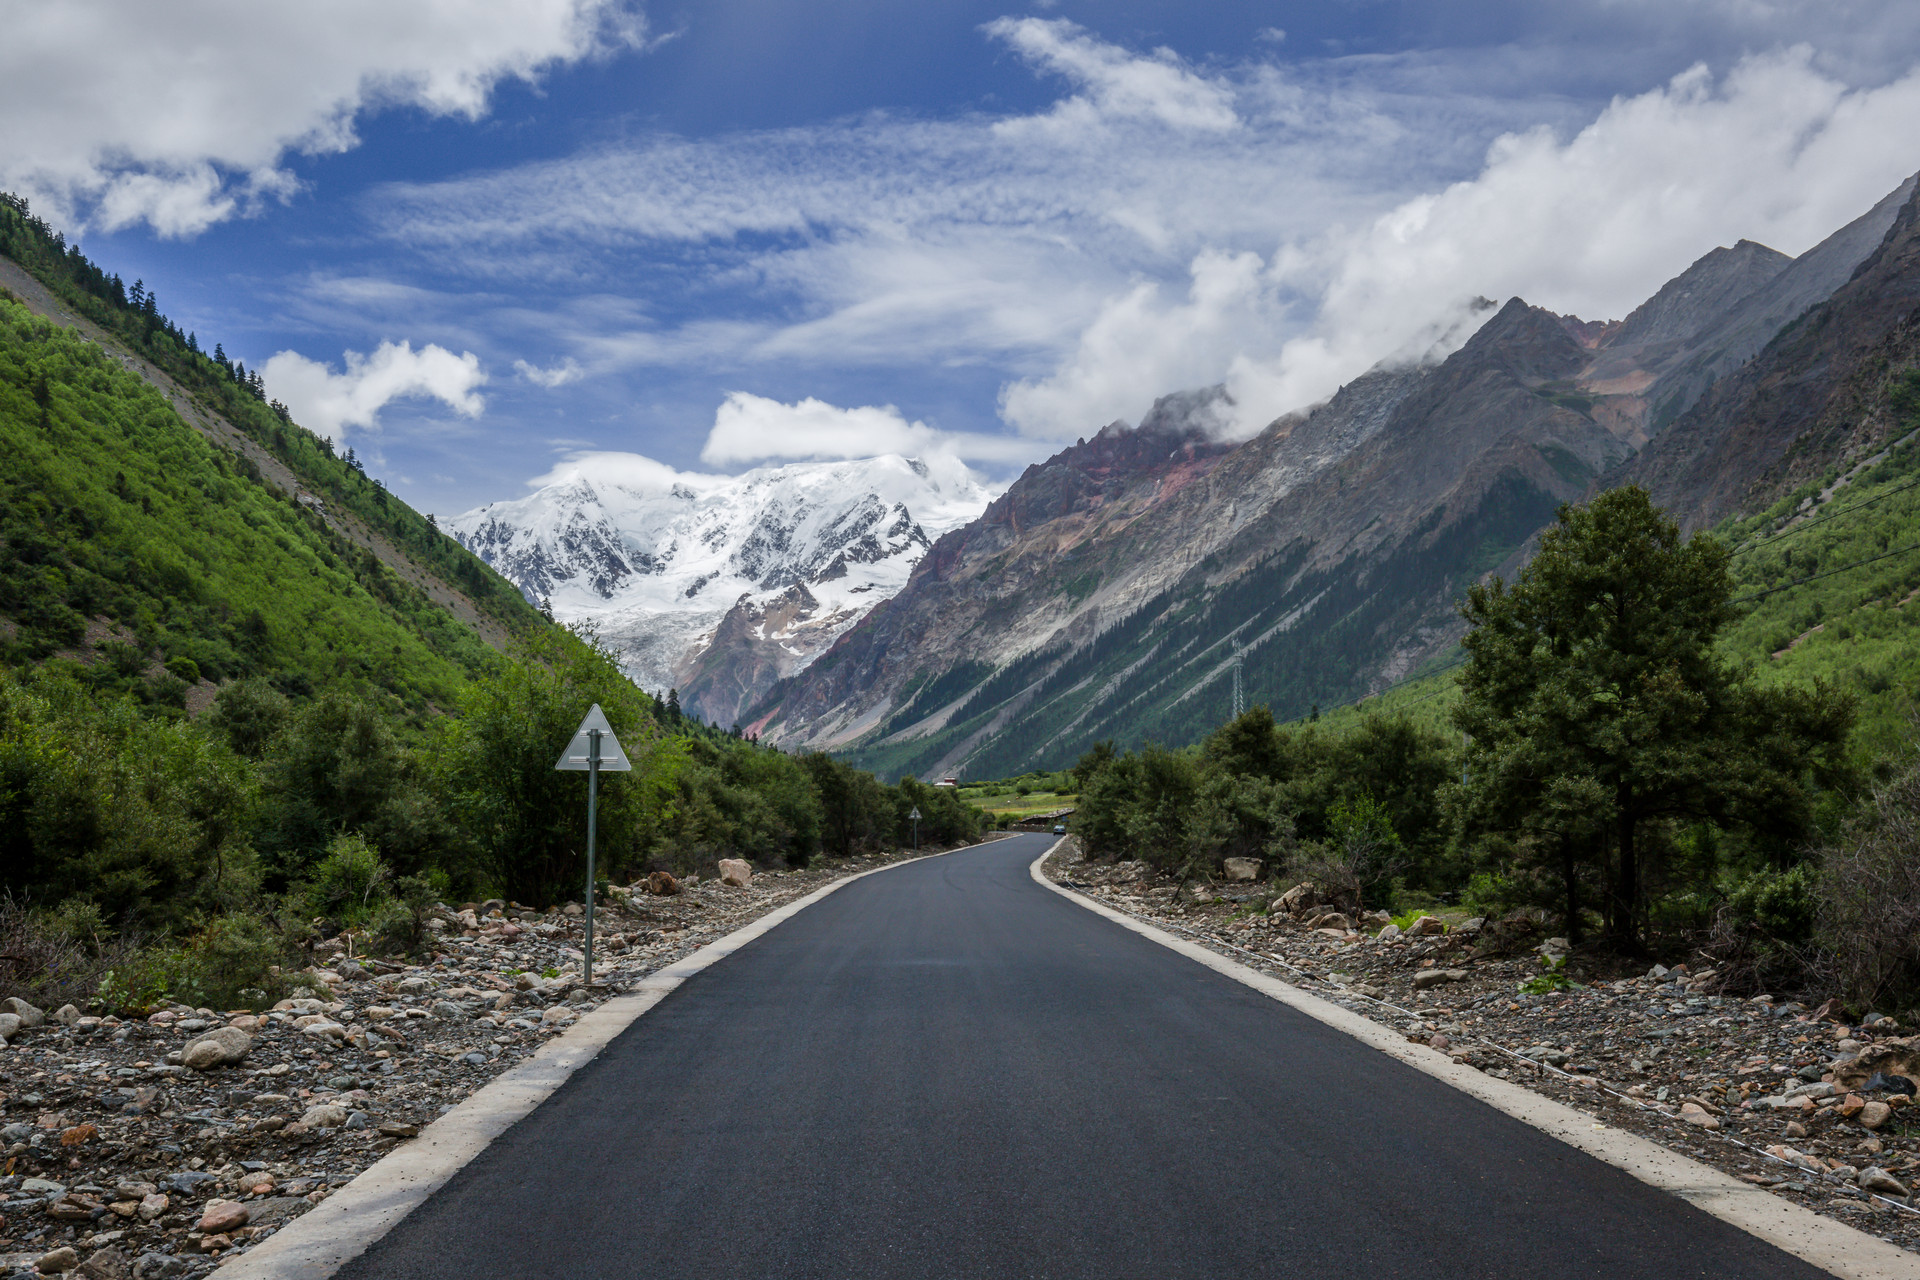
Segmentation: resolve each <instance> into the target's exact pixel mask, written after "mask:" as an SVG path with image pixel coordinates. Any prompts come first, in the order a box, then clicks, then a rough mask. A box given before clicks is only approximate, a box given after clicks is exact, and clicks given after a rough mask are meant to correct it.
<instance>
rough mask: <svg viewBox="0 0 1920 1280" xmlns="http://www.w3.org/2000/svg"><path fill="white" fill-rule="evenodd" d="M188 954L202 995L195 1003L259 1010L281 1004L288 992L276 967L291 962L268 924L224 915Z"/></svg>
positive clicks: (197, 986) (222, 1007)
mask: <svg viewBox="0 0 1920 1280" xmlns="http://www.w3.org/2000/svg"><path fill="white" fill-rule="evenodd" d="M189 956H190V961H191V972H190V975H189V976H190V977H191V979H192V981H193V984H194V985H195V986H196V988H197V989H198V994H199V996H200V1001H195V1002H194V1003H200V1002H202V1001H204V1002H205V1003H208V1004H210V1005H212V1006H213V1007H215V1008H218V1009H231V1008H236V1007H239V1006H242V1005H244V1006H247V1007H249V1008H254V1009H260V1008H264V1007H266V1006H267V1005H268V1004H271V1003H272V1002H273V1001H275V1000H278V999H279V998H280V997H281V996H282V995H283V994H284V993H285V985H284V983H283V982H282V980H281V978H280V976H279V973H278V967H279V965H280V964H281V963H282V962H283V961H286V960H290V959H291V958H292V957H291V954H290V951H289V949H288V947H287V945H286V943H285V941H284V940H283V939H282V938H281V937H280V936H279V934H278V932H277V931H276V930H275V929H274V928H273V927H272V926H271V925H270V924H269V923H268V922H267V921H264V920H262V919H260V918H259V917H258V916H251V915H245V914H242V913H239V912H232V913H229V914H227V915H223V916H220V917H218V918H216V919H215V920H214V921H213V923H211V924H209V925H208V926H207V927H206V928H205V929H204V930H202V931H201V932H200V935H199V936H198V937H196V938H195V939H194V940H193V944H192V946H191V947H190V948H189ZM176 998H180V999H184V997H176Z"/></svg>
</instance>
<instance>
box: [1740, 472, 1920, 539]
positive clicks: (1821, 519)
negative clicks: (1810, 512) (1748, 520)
mask: <svg viewBox="0 0 1920 1280" xmlns="http://www.w3.org/2000/svg"><path fill="white" fill-rule="evenodd" d="M1915 485H1920V480H1909V481H1907V482H1906V483H1905V484H1903V485H1897V486H1895V487H1894V488H1891V489H1889V490H1887V491H1886V492H1885V493H1877V494H1875V495H1874V496H1873V497H1871V498H1868V499H1866V500H1865V501H1863V502H1856V503H1854V504H1853V505H1852V506H1850V507H1841V508H1840V509H1839V510H1838V511H1829V512H1827V513H1826V514H1825V515H1822V516H1816V517H1815V518H1814V519H1812V520H1807V521H1803V522H1802V523H1800V524H1796V525H1794V526H1793V527H1791V528H1789V529H1784V530H1782V531H1781V532H1779V533H1776V534H1774V535H1773V536H1772V537H1771V538H1762V539H1761V540H1760V541H1758V542H1749V543H1748V544H1747V545H1746V546H1744V547H1741V548H1739V549H1737V550H1735V551H1730V552H1728V554H1729V555H1736V556H1743V555H1745V554H1747V552H1749V551H1757V550H1759V549H1760V548H1761V547H1764V546H1767V545H1768V544H1770V543H1774V542H1778V541H1780V540H1781V539H1782V538H1791V537H1792V536H1793V535H1794V534H1796V533H1800V532H1802V531H1804V530H1807V529H1811V528H1813V526H1815V525H1817V524H1825V523H1826V522H1827V521H1829V520H1833V519H1837V518H1838V517H1840V516H1843V515H1846V514H1847V513H1848V512H1849V511H1858V510H1859V509H1860V508H1862V507H1870V506H1872V505H1873V504H1874V503H1876V502H1878V501H1880V500H1881V499H1882V498H1891V497H1892V496H1893V495H1894V494H1896V493H1902V492H1905V491H1906V490H1908V489H1911V488H1913V487H1914V486H1915Z"/></svg>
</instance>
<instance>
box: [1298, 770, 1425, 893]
mask: <svg viewBox="0 0 1920 1280" xmlns="http://www.w3.org/2000/svg"><path fill="white" fill-rule="evenodd" d="M1327 830H1328V837H1329V838H1328V839H1327V841H1326V842H1325V843H1316V844H1303V845H1301V846H1299V849H1298V852H1296V853H1295V855H1294V857H1293V859H1292V861H1291V862H1290V863H1289V864H1288V867H1287V874H1288V878H1289V879H1295V880H1311V881H1312V882H1313V883H1314V884H1315V885H1317V886H1318V887H1319V889H1320V892H1322V893H1323V894H1325V895H1326V896H1327V898H1328V900H1329V901H1330V902H1331V903H1332V904H1333V905H1334V906H1335V907H1337V908H1339V909H1340V910H1341V911H1345V912H1347V913H1348V914H1353V913H1356V912H1359V911H1363V910H1377V909H1379V908H1381V907H1385V906H1387V905H1389V904H1390V903H1391V901H1392V898H1393V880H1394V877H1395V876H1397V875H1399V874H1400V873H1401V872H1402V871H1403V870H1405V869H1406V865H1407V860H1406V848H1405V846H1404V845H1402V844H1401V843H1400V837H1399V835H1398V834H1397V833H1396V832H1395V831H1394V829H1393V822H1392V819H1391V816H1390V815H1389V814H1388V812H1387V809H1386V806H1384V805H1382V804H1381V803H1379V802H1378V801H1377V800H1375V799H1374V798H1373V797H1372V796H1367V795H1362V796H1359V797H1357V798H1355V799H1351V800H1336V801H1334V802H1333V804H1331V805H1329V806H1328V808H1327Z"/></svg>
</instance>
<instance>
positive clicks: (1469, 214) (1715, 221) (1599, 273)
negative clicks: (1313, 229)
mask: <svg viewBox="0 0 1920 1280" xmlns="http://www.w3.org/2000/svg"><path fill="white" fill-rule="evenodd" d="M1916 118H1920V73H1912V74H1909V75H1907V76H1905V77H1903V78H1901V79H1898V80H1895V81H1893V82H1891V83H1888V84H1885V85H1881V86H1877V87H1873V88H1866V89H1849V88H1848V87H1847V86H1846V85H1844V84H1843V83H1841V82H1839V81H1838V80H1836V79H1834V78H1832V77H1830V76H1827V75H1824V74H1822V73H1821V72H1820V71H1819V70H1817V69H1816V67H1815V65H1814V60H1813V57H1812V54H1811V53H1810V51H1809V50H1808V49H1806V48H1804V47H1800V48H1796V49H1793V50H1788V51H1784V52H1780V53H1775V54H1770V55H1765V56H1758V57H1751V58H1747V59H1744V60H1742V61H1741V62H1740V63H1739V64H1738V65H1737V66H1736V67H1735V68H1734V69H1733V70H1732V71H1731V72H1730V73H1728V74H1727V75H1726V76H1724V77H1721V78H1716V77H1715V76H1713V75H1712V74H1711V73H1710V72H1709V71H1708V70H1707V68H1705V67H1700V66H1696V67H1694V68H1691V69H1690V70H1688V71H1686V72H1685V73H1683V74H1681V75H1679V76H1677V77H1675V78H1674V79H1673V80H1672V81H1671V82H1670V83H1668V84H1666V85H1663V86H1661V87H1660V88H1658V89H1655V90H1652V91H1650V92H1647V93H1644V94H1640V95H1637V96H1633V97H1625V98H1619V99H1616V100H1615V101H1614V102H1612V103H1611V104H1610V105H1609V106H1608V107H1607V108H1606V109H1605V110H1603V111H1602V112H1601V113H1600V114H1599V116H1598V117H1597V118H1596V119H1595V120H1593V122H1592V123H1591V124H1589V125H1588V126H1586V127H1585V128H1583V129H1581V130H1579V131H1578V132H1577V133H1576V134H1574V135H1573V136H1572V137H1571V138H1569V139H1566V140H1564V141H1563V140H1561V139H1560V138H1558V137H1556V136H1555V134H1554V132H1553V131H1552V130H1549V129H1544V128H1542V129H1531V130H1527V131H1525V132H1519V133H1510V134H1505V135H1503V136H1501V137H1500V138H1499V139H1497V140H1496V141H1495V142H1494V144H1493V146H1492V147H1491V148H1490V150H1489V151H1488V153H1487V157H1486V160H1485V163H1484V164H1483V166H1482V167H1481V170H1480V172H1479V173H1478V174H1476V175H1475V176H1474V177H1473V178H1471V179H1469V180H1466V181H1461V182H1457V183H1454V184H1451V185H1449V186H1447V187H1445V188H1443V189H1441V190H1438V191H1435V192H1432V193H1428V194H1423V195H1420V196H1417V197H1415V198H1413V199H1411V200H1407V201H1404V202H1402V203H1401V204H1399V205H1398V206H1396V207H1395V208H1393V209H1392V210H1390V211H1388V212H1387V213H1385V214H1383V215H1381V216H1379V217H1377V218H1375V219H1372V220H1370V221H1369V222H1367V223H1366V224H1364V225H1363V226H1361V227H1359V228H1358V229H1356V230H1354V231H1353V232H1351V233H1342V232H1338V231H1335V232H1333V233H1331V234H1328V235H1325V236H1323V237H1319V238H1317V239H1312V240H1302V241H1296V242H1291V243H1288V244H1285V245H1283V246H1282V247H1281V248H1280V249H1279V250H1278V251H1277V252H1275V253H1274V254H1273V255H1272V256H1271V257H1270V258H1269V259H1267V260H1266V261H1265V262H1264V263H1263V264H1260V265H1259V266H1257V267H1256V266H1255V264H1253V263H1251V262H1249V261H1248V260H1247V258H1246V257H1245V256H1244V255H1243V256H1241V257H1239V258H1236V259H1232V260H1230V262H1231V265H1229V261H1228V260H1222V259H1221V258H1220V257H1219V256H1218V255H1210V254H1202V255H1199V256H1198V257H1196V258H1195V260H1194V262H1193V263H1192V265H1191V267H1190V270H1189V277H1190V281H1191V285H1190V288H1189V290H1188V293H1187V296H1186V297H1185V298H1183V299H1179V300H1177V301H1175V300H1168V299H1165V298H1164V297H1163V293H1164V291H1162V290H1160V289H1158V288H1156V287H1154V286H1138V287H1136V288H1134V289H1132V290H1129V291H1128V292H1126V293H1124V294H1120V295H1117V296H1115V297H1112V298H1110V299H1109V300H1108V301H1107V302H1106V303H1105V305H1104V306H1103V307H1102V309H1101V312H1100V314H1099V316H1098V317H1096V319H1095V320H1094V321H1093V322H1092V323H1091V324H1090V325H1089V326H1088V327H1087V328H1086V330H1085V331H1084V332H1083V333H1082V334H1081V336H1080V338H1079V340H1078V342H1077V344H1076V347H1075V350H1074V351H1073V353H1072V354H1071V355H1070V356H1068V357H1067V358H1066V360H1064V361H1063V362H1062V364H1061V366H1060V367H1059V368H1058V369H1056V370H1055V371H1053V372H1051V373H1049V374H1047V375H1046V376H1044V377H1039V378H1033V379H1026V380H1021V381H1017V382H1015V383H1013V384H1012V385H1011V386H1010V387H1009V388H1008V389H1007V391H1006V393H1005V395H1004V396H1003V405H1004V407H1005V411H1006V414H1007V416H1008V418H1009V419H1010V420H1011V421H1013V422H1015V423H1017V424H1019V425H1020V426H1022V427H1023V428H1025V429H1027V430H1030V431H1035V432H1040V433H1047V432H1054V433H1058V432H1062V431H1064V430H1066V429H1068V428H1069V427H1070V425H1071V424H1072V423H1074V422H1076V421H1081V420H1084V419H1083V418H1082V417H1081V416H1080V415H1079V414H1078V413H1077V412H1076V410H1077V409H1078V408H1079V407H1081V406H1091V405H1098V406H1101V407H1102V411H1114V410H1117V409H1119V408H1120V406H1122V405H1125V404H1127V403H1129V402H1131V403H1132V404H1133V405H1134V406H1135V407H1134V408H1133V409H1132V410H1130V412H1133V413H1137V412H1138V411H1139V409H1138V406H1139V405H1140V404H1141V403H1142V400H1141V388H1142V385H1143V383H1144V382H1151V381H1153V380H1154V379H1170V380H1168V381H1162V382H1160V383H1159V385H1161V386H1162V387H1164V388H1171V387H1173V386H1177V385H1192V384H1194V383H1205V382H1212V381H1220V380H1224V381H1225V382H1226V383H1227V385H1228V388H1229V390H1230V391H1231V392H1232V393H1233V395H1234V398H1235V399H1236V401H1237V402H1238V404H1239V406H1240V408H1239V411H1238V421H1237V423H1236V426H1237V428H1238V430H1240V431H1242V432H1247V431H1253V430H1257V429H1258V428H1259V427H1261V426H1264V425H1265V424H1266V423H1267V422H1269V421H1271V420H1272V419H1273V418H1274V417H1276V416H1278V415H1279V414H1280V413H1282V412H1285V411H1287V410H1290V409H1295V408H1299V407H1302V406H1304V405H1306V404H1309V403H1312V402H1314V401H1316V400H1319V399H1322V398H1324V397H1325V396H1326V395H1328V394H1330V393H1331V392H1332V391H1333V390H1335V389H1336V388H1337V387H1338V386H1339V385H1340V384H1341V383H1342V382H1344V381H1346V380H1348V379H1350V378H1352V377H1353V376H1355V375H1356V374H1358V373H1361V372H1363V371H1364V370H1365V369H1366V368H1368V367H1369V366H1370V365H1372V364H1374V363H1375V362H1376V361H1379V360H1382V359H1393V358H1401V359H1414V358H1419V357H1421V356H1423V355H1427V354H1437V353H1443V352H1444V351H1446V350H1449V349H1451V348H1452V347H1454V346H1457V345H1458V344H1459V343H1460V342H1463V341H1464V340H1465V339H1466V337H1467V336H1469V335H1470V334H1471V332H1472V330H1473V328H1474V327H1475V324H1476V322H1477V319H1478V313H1477V312H1476V311H1475V310H1474V309H1473V302H1474V300H1475V299H1476V298H1477V297H1481V296H1485V297H1490V298H1495V299H1505V298H1507V297H1510V296H1516V295H1517V296H1521V297H1524V298H1525V299H1527V300H1528V301H1529V302H1532V303H1534V304H1536V305H1539V306H1544V307H1547V308H1549V309H1552V310H1555V311H1560V312H1563V313H1571V314H1577V315H1580V316H1582V317H1584V318H1587V319H1617V318H1619V317H1621V316H1623V315H1625V314H1626V313H1627V312H1628V311H1630V310H1631V309H1632V308H1633V307H1634V306H1636V305H1638V304H1639V303H1640V302H1641V301H1643V300H1645V299H1646V298H1647V297H1648V296H1649V295H1650V294H1652V293H1653V292H1654V291H1655V290H1656V289H1658V288H1659V287H1660V285H1661V284H1662V283H1664V282H1665V281H1666V280H1668V279H1670V278H1672V277H1673V276H1675V275H1677V274H1678V273H1679V272H1680V271H1682V270H1684V269H1685V268H1686V266H1687V265H1688V264H1689V263H1691V262H1692V261H1693V260H1694V259H1695V258H1697V257H1699V256H1700V255H1701V254H1702V253H1704V252H1706V251H1707V250H1708V249H1710V248H1712V247H1713V246H1714V245H1716V244H1721V243H1731V242H1732V241H1733V240H1734V239H1737V238H1740V237H1746V238H1749V239H1753V240H1758V241H1761V242H1762V243H1766V244H1770V245H1772V246H1773V247H1775V248H1777V249H1780V250H1782V251H1783V252H1786V253H1799V252H1802V251H1804V250H1806V249H1807V248H1809V247H1811V246H1812V245H1813V244H1815V243H1817V242H1818V241H1819V240H1820V239H1822V238H1824V237H1825V236H1826V235H1828V234H1829V233H1831V232H1833V231H1834V230H1837V229H1838V228H1839V227H1840V226H1841V225H1842V224H1844V223H1846V222H1848V221H1851V220H1852V219H1853V218H1855V217H1857V216H1859V215H1860V214H1861V213H1864V212H1865V211H1866V210H1867V209H1868V208H1869V207H1870V206H1871V205H1872V204H1873V203H1874V202H1875V201H1877V200H1878V199H1879V198H1880V197H1881V196H1884V195H1885V194H1886V193H1887V192H1888V191H1890V190H1892V189H1893V188H1894V187H1895V186H1897V185H1898V184H1899V183H1900V182H1901V181H1902V180H1903V179H1904V178H1905V177H1906V176H1907V175H1908V174H1909V173H1911V172H1912V170H1913V169H1914V167H1915V165H1916V163H1920V148H1916V147H1913V146H1911V145H1909V146H1907V147H1905V148H1899V147H1889V146H1888V145H1887V140H1888V139H1889V138H1892V137H1895V136H1897V135H1898V133H1899V131H1900V129H1901V128H1902V127H1903V126H1902V124H1901V122H1902V121H1911V120H1913V119H1916ZM1183 372H1184V373H1185V375H1186V377H1185V380H1184V382H1183V381H1182V379H1181V377H1180V374H1181V373H1183Z"/></svg>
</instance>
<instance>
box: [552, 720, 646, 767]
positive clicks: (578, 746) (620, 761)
mask: <svg viewBox="0 0 1920 1280" xmlns="http://www.w3.org/2000/svg"><path fill="white" fill-rule="evenodd" d="M595 729H598V730H599V731H600V771H601V772H602V773H627V772H630V771H631V770H632V769H633V762H632V761H630V760H628V759H627V753H626V752H625V751H623V750H621V748H620V739H618V738H616V737H614V736H613V726H612V725H610V724H608V723H607V713H606V712H604V711H602V710H601V709H600V704H599V703H597V702H596V703H594V704H593V710H591V711H589V712H587V718H586V719H584V720H582V721H581V722H580V727H579V728H578V729H577V730H575V731H574V735H573V741H572V742H569V743H568V744H567V749H566V750H565V751H563V752H561V753H560V763H558V764H556V765H554V766H553V767H554V768H556V769H578V770H579V771H581V772H582V773H584V772H586V771H587V768H588V763H587V761H588V755H589V753H590V752H591V751H592V750H593V739H592V731H593V730H595Z"/></svg>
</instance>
